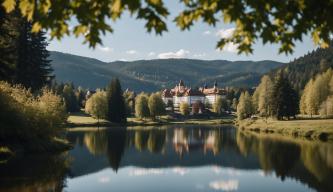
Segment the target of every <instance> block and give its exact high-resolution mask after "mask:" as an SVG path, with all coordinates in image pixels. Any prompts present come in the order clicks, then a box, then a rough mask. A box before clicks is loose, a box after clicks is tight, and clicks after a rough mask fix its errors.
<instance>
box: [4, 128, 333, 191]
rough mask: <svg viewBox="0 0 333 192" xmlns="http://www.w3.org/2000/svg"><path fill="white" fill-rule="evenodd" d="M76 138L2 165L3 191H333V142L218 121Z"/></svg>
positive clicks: (99, 132)
mask: <svg viewBox="0 0 333 192" xmlns="http://www.w3.org/2000/svg"><path fill="white" fill-rule="evenodd" d="M68 139H69V140H70V142H72V143H73V144H75V148H74V149H73V150H71V151H70V152H68V154H62V155H58V156H47V157H38V158H37V157H31V159H29V158H24V159H21V160H11V161H9V163H8V164H6V165H0V174H1V176H0V179H1V183H0V191H38V190H39V191H63V190H64V187H65V191H84V189H86V188H85V187H84V186H83V185H87V186H86V187H87V189H86V191H89V189H88V186H89V183H90V184H91V185H92V186H94V188H96V189H95V190H96V191H103V190H104V191H109V190H111V189H110V188H112V186H113V188H112V189H113V190H115V191H118V190H121V191H133V190H135V191H147V190H148V191H149V189H150V190H153V189H159V190H160V191H170V190H174V191H193V190H201V191H217V190H221V191H242V190H243V191H258V190H260V189H261V190H263V191H265V190H266V191H267V190H269V191H281V190H283V189H288V190H292V191H308V190H309V189H308V187H310V188H312V189H315V190H317V191H333V183H332V182H331V181H332V180H333V145H332V144H330V143H321V142H310V141H302V140H287V139H284V138H282V137H281V138H279V137H272V136H262V135H255V134H250V133H244V132H238V131H237V129H235V128H233V127H212V126H207V127H202V126H200V127H198V126H189V127H156V128H150V129H133V128H127V129H126V128H119V129H109V130H96V131H82V132H79V131H77V132H71V133H69V134H68ZM82 176H84V177H82ZM176 176H177V177H180V178H177V177H176ZM22 178H24V179H22ZM26 178H29V179H26ZM134 178H136V179H134ZM138 178H141V179H138ZM159 178H160V180H159ZM263 179H266V180H263ZM128 180H131V182H134V183H136V184H137V185H140V186H141V187H142V188H140V189H136V188H135V185H134V184H133V185H127V184H126V183H127V182H129V181H128ZM3 181H4V182H3ZM94 181H97V182H98V184H95V185H94V184H93V182H94ZM154 181H155V182H154ZM65 183H67V185H65ZM101 184H104V185H103V186H107V187H105V188H103V186H102V185H101ZM106 184H109V185H110V186H109V185H106ZM164 185H166V186H164ZM154 186H155V187H156V188H154ZM163 186H164V187H163ZM75 187H76V188H75ZM126 187H129V188H130V187H132V188H130V189H128V190H125V188H126ZM172 187H174V188H172ZM191 187H192V188H191ZM283 187H284V188H283ZM164 188H165V189H164ZM75 189H76V190H75ZM123 189H124V190H123ZM153 191H154V190H153Z"/></svg>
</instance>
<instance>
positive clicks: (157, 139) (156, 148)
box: [148, 129, 166, 153]
mask: <svg viewBox="0 0 333 192" xmlns="http://www.w3.org/2000/svg"><path fill="white" fill-rule="evenodd" d="M165 140H166V131H165V130H157V129H153V130H150V131H149V138H148V150H149V151H150V152H152V153H162V151H163V150H164V147H165Z"/></svg>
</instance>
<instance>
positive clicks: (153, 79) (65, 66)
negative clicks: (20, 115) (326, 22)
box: [50, 52, 284, 91]
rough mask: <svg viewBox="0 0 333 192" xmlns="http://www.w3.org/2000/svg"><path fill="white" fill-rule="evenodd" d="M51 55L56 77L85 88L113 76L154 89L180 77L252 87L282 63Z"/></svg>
mask: <svg viewBox="0 0 333 192" xmlns="http://www.w3.org/2000/svg"><path fill="white" fill-rule="evenodd" d="M50 59H51V60H52V66H53V68H54V71H55V75H56V79H57V80H58V81H63V82H68V81H72V82H73V83H74V84H75V85H81V86H83V87H86V88H91V89H93V88H97V87H105V86H106V85H107V83H108V82H109V81H110V79H112V78H113V77H118V78H120V80H121V82H122V85H123V87H124V88H130V89H133V90H135V91H156V90H160V89H162V88H163V87H171V86H174V85H175V84H176V83H177V82H178V81H179V80H180V79H183V80H184V81H185V83H186V84H187V85H188V86H192V87H195V86H202V85H203V84H204V83H207V84H208V85H211V84H213V82H214V81H215V80H216V81H217V82H218V84H219V85H220V86H240V87H252V86H255V85H257V83H258V82H259V80H260V76H261V75H262V74H264V73H267V72H268V71H270V70H272V69H276V68H279V67H281V66H283V65H284V63H280V62H276V61H269V60H265V61H257V62H254V61H226V60H211V61H206V60H193V59H156V60H138V61H131V62H125V61H115V62H110V63H106V62H102V61H99V60H97V59H91V58H87V57H81V56H76V55H70V54H64V53H60V52H51V56H50Z"/></svg>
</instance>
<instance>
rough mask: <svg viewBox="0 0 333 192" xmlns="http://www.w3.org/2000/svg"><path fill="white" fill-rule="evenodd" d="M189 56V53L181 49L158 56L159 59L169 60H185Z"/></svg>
mask: <svg viewBox="0 0 333 192" xmlns="http://www.w3.org/2000/svg"><path fill="white" fill-rule="evenodd" d="M188 54H190V52H189V51H187V50H184V49H180V50H178V51H177V52H165V53H160V54H158V56H157V57H158V58H160V59H168V58H185V57H186V56H187V55H188Z"/></svg>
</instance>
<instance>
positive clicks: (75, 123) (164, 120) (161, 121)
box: [67, 113, 234, 130]
mask: <svg viewBox="0 0 333 192" xmlns="http://www.w3.org/2000/svg"><path fill="white" fill-rule="evenodd" d="M233 121H234V116H231V115H229V116H224V117H212V118H209V119H207V118H190V117H189V118H179V119H178V118H177V119H176V118H172V117H170V116H167V115H166V116H161V117H160V118H158V119H156V120H155V121H153V120H151V119H137V118H135V117H130V118H127V123H126V124H117V123H110V122H108V121H106V120H99V121H98V120H97V119H94V118H92V117H90V116H89V115H86V114H82V113H77V114H72V115H70V116H69V117H68V120H67V122H68V123H67V126H68V127H69V130H70V129H72V128H74V127H81V128H82V127H87V128H91V127H119V126H156V125H184V124H186V125H221V124H232V123H233Z"/></svg>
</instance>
